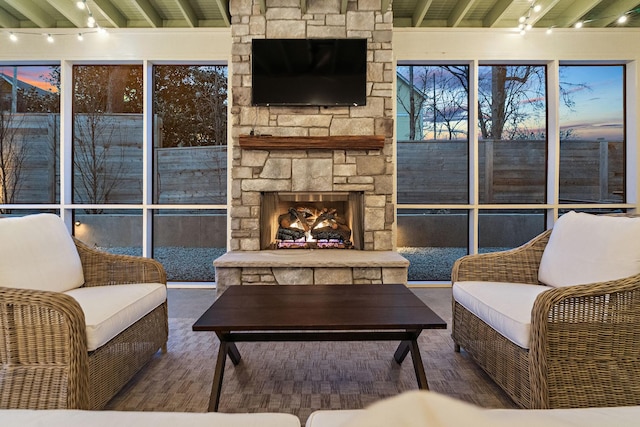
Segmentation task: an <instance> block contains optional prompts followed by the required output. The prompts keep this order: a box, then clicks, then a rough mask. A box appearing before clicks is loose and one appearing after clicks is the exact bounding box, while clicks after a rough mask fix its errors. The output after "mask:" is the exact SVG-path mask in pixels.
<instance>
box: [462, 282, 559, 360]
mask: <svg viewBox="0 0 640 427" xmlns="http://www.w3.org/2000/svg"><path fill="white" fill-rule="evenodd" d="M547 290H549V288H548V287H546V286H538V285H527V284H523V283H500V282H456V283H454V284H453V298H454V299H455V300H456V301H457V302H458V303H460V305H462V306H463V307H464V308H466V309H467V310H469V311H470V312H471V313H473V314H475V315H476V316H478V317H479V318H480V319H481V320H482V321H483V322H485V323H486V324H488V325H489V326H491V327H492V328H493V329H495V330H496V331H498V332H499V333H500V334H501V335H502V336H504V337H505V338H507V339H509V340H510V341H512V342H513V343H514V344H516V345H518V346H520V347H522V348H529V337H530V334H531V309H532V308H533V303H534V302H535V300H536V298H537V296H538V295H540V294H541V293H542V292H545V291H547Z"/></svg>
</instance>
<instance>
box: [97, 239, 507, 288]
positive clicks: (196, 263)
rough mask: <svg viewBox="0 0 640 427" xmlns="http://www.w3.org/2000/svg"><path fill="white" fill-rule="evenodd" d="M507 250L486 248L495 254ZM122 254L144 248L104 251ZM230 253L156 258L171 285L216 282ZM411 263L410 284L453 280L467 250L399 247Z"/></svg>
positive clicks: (177, 250) (184, 251)
mask: <svg viewBox="0 0 640 427" xmlns="http://www.w3.org/2000/svg"><path fill="white" fill-rule="evenodd" d="M501 249H505V248H483V250H482V252H494V251H496V250H501ZM103 250H105V251H107V252H111V253H114V254H120V255H140V254H141V250H140V248H124V247H119V248H103ZM225 252H226V249H225V248H182V247H162V248H156V249H155V253H154V258H155V259H157V260H158V261H160V262H161V263H162V265H163V266H164V268H165V270H166V271H167V280H168V281H170V282H213V281H215V269H214V268H213V260H214V259H216V258H218V257H219V256H221V255H224V253H225ZM398 253H399V254H400V255H402V256H403V257H405V258H407V259H408V260H409V263H410V264H409V281H431V280H433V281H448V280H451V267H453V263H454V261H455V260H456V259H458V258H460V257H462V256H465V255H466V254H467V250H466V249H465V248H410V247H405V248H398Z"/></svg>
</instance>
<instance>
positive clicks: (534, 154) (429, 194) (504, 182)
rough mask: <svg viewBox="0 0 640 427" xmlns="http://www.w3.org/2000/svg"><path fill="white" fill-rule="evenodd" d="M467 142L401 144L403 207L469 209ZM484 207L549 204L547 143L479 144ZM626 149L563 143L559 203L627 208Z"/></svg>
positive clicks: (603, 143)
mask: <svg viewBox="0 0 640 427" xmlns="http://www.w3.org/2000/svg"><path fill="white" fill-rule="evenodd" d="M468 151H469V145H468V143H467V141H400V142H398V150H397V152H398V203H400V204H403V203H404V204H436V203H444V204H455V203H460V204H464V203H468V201H469V192H468V183H469V181H468V176H469V172H468V171H469V166H468V164H469V154H468ZM478 154H479V170H478V176H479V182H478V190H479V199H480V202H481V203H492V204H507V203H523V204H524V203H527V204H528V203H544V202H545V200H546V198H545V193H546V179H545V177H546V173H547V169H546V158H547V152H546V141H528V140H527V141H480V143H479V153H478ZM624 161H625V156H624V144H623V143H622V142H608V141H582V140H568V141H562V142H561V143H560V202H568V203H571V202H573V203H611V202H617V203H621V202H623V191H624Z"/></svg>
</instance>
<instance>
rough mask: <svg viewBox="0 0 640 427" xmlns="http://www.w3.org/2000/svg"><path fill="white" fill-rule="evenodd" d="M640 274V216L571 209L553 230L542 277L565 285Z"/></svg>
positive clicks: (551, 284) (543, 255)
mask: <svg viewBox="0 0 640 427" xmlns="http://www.w3.org/2000/svg"><path fill="white" fill-rule="evenodd" d="M636 274H640V217H639V218H629V217H618V216H605V215H591V214H587V213H577V212H573V211H571V212H568V213H566V214H564V215H562V216H561V217H560V218H559V219H558V221H557V222H556V224H555V225H554V227H553V231H551V236H550V237H549V242H548V243H547V246H546V247H545V250H544V252H543V253H542V260H541V261H540V268H539V270H538V279H539V280H540V281H541V282H542V283H544V284H546V285H549V286H553V287H561V286H572V285H580V284H587V283H598V282H605V281H609V280H616V279H622V278H625V277H629V276H634V275H636Z"/></svg>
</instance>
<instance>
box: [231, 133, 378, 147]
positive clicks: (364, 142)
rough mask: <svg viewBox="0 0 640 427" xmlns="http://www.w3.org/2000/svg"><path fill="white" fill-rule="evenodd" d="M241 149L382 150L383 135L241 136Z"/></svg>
mask: <svg viewBox="0 0 640 427" xmlns="http://www.w3.org/2000/svg"><path fill="white" fill-rule="evenodd" d="M239 143H240V147H242V148H244V149H247V150H310V149H320V150H381V149H382V148H383V147H384V136H382V135H337V136H335V135H334V136H272V135H268V136H267V135H260V136H258V135H240V137H239Z"/></svg>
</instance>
